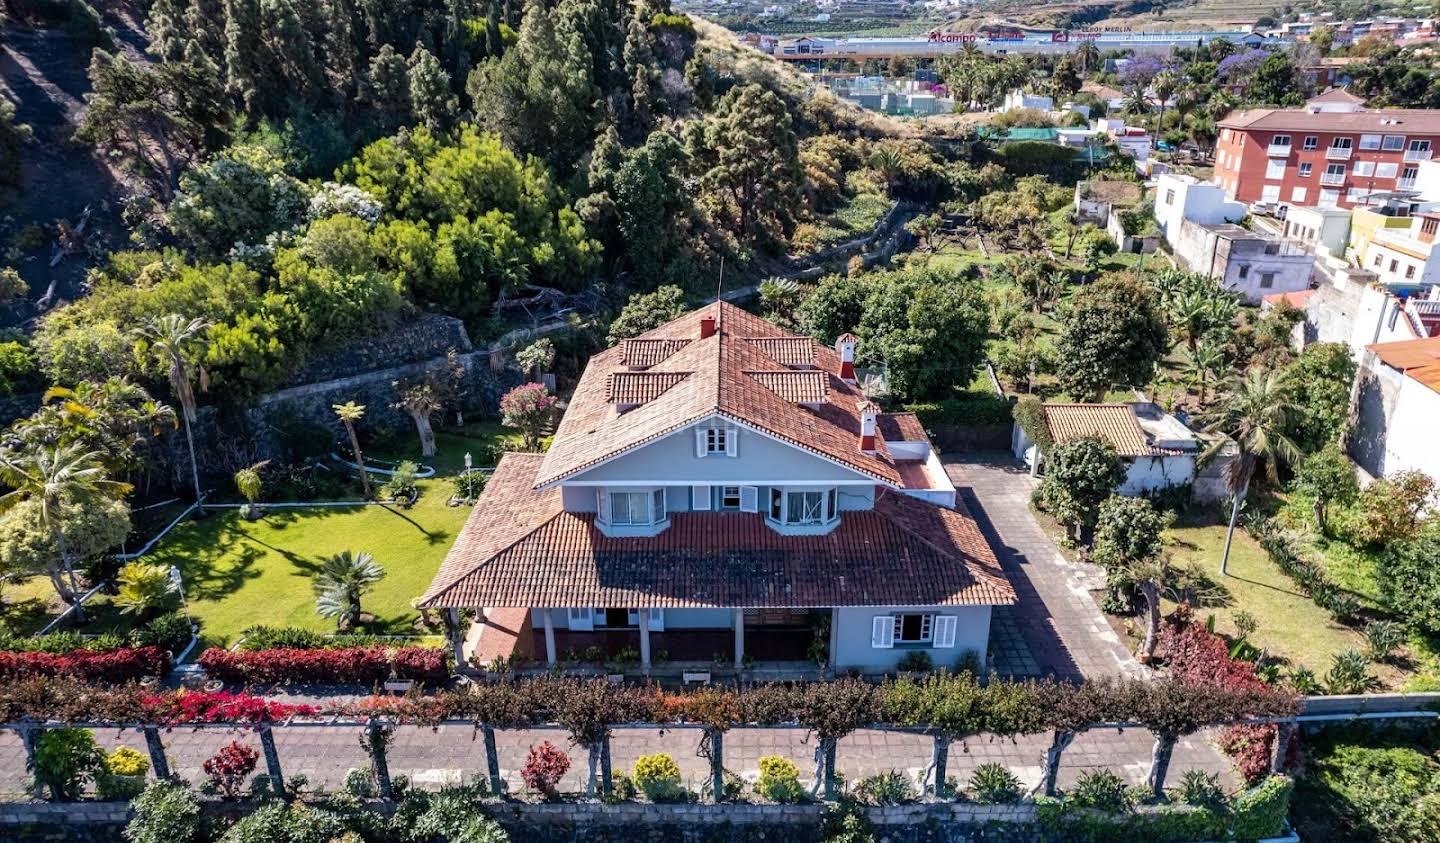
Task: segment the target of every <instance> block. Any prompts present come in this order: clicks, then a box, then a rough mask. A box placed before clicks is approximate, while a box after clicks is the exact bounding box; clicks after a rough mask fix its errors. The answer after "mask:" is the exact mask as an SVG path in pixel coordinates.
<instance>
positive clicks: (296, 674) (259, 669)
mask: <svg viewBox="0 0 1440 843" xmlns="http://www.w3.org/2000/svg"><path fill="white" fill-rule="evenodd" d="M200 667H201V668H203V669H204V670H205V672H206V673H207V674H209V675H210V676H213V677H214V678H216V679H220V680H223V681H225V682H241V683H276V682H279V683H288V682H343V683H366V684H373V683H375V682H384V681H386V680H390V679H410V680H414V681H416V682H424V683H426V684H431V685H436V684H440V683H442V682H444V681H445V680H446V679H447V678H449V676H450V664H449V657H448V655H447V654H446V652H445V651H444V650H439V649H434V648H430V647H347V648H344V649H338V650H309V649H299V648H295V647H276V648H273V649H270V650H253V651H240V652H234V653H232V652H230V651H228V650H222V649H220V648H219V647H211V648H210V649H208V650H206V651H205V652H204V653H202V654H201V656H200Z"/></svg>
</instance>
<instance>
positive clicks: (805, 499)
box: [770, 486, 840, 527]
mask: <svg viewBox="0 0 1440 843" xmlns="http://www.w3.org/2000/svg"><path fill="white" fill-rule="evenodd" d="M839 515H840V493H839V490H837V489H834V488H829V489H787V488H782V487H779V486H772V487H771V489H770V521H771V522H772V523H774V524H776V525H780V526H784V527H825V526H829V525H831V524H833V523H834V522H835V520H836V519H837V518H838V517H839Z"/></svg>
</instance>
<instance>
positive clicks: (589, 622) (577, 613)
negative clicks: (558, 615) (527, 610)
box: [541, 606, 595, 632]
mask: <svg viewBox="0 0 1440 843" xmlns="http://www.w3.org/2000/svg"><path fill="white" fill-rule="evenodd" d="M541 611H542V612H548V611H550V610H549V609H541ZM566 620H567V623H566V626H568V627H569V628H570V629H576V630H581V631H584V632H588V631H590V630H592V629H594V628H595V616H594V615H593V614H592V613H591V611H590V607H589V606H583V607H581V608H578V609H573V608H572V609H570V610H569V614H568V616H567V618H566Z"/></svg>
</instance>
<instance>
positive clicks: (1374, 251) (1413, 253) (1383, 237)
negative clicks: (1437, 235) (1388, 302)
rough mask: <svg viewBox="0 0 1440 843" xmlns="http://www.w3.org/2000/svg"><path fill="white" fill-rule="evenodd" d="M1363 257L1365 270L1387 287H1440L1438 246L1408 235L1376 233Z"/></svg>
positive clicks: (1390, 232)
mask: <svg viewBox="0 0 1440 843" xmlns="http://www.w3.org/2000/svg"><path fill="white" fill-rule="evenodd" d="M1376 235H1377V236H1376V237H1375V239H1374V240H1372V241H1371V242H1370V248H1369V249H1368V250H1367V251H1366V253H1365V265H1364V267H1363V268H1364V269H1368V270H1370V271H1371V272H1374V273H1375V274H1376V275H1378V276H1380V278H1379V280H1380V283H1382V284H1384V285H1386V286H1388V287H1397V288H1414V287H1417V286H1424V285H1429V284H1440V242H1437V243H1423V242H1421V241H1420V240H1417V239H1415V238H1414V237H1412V236H1410V235H1409V234H1408V233H1407V234H1400V233H1397V232H1394V231H1386V232H1377V233H1376Z"/></svg>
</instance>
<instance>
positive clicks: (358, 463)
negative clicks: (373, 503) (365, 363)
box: [331, 401, 370, 500]
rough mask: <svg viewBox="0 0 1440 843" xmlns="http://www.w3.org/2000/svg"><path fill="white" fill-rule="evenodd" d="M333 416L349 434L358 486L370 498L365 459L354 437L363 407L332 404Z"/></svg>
mask: <svg viewBox="0 0 1440 843" xmlns="http://www.w3.org/2000/svg"><path fill="white" fill-rule="evenodd" d="M331 407H332V408H333V409H334V410H335V415H336V416H338V417H339V418H340V423H341V424H343V425H345V432H346V433H348V434H350V450H351V451H352V452H353V453H354V454H355V467H356V468H357V469H359V471H360V485H361V486H363V487H364V489H365V497H366V499H367V500H368V499H369V497H370V475H369V473H367V472H366V471H365V457H364V455H362V454H361V453H360V437H359V436H356V435H355V422H358V421H360V420H361V419H363V418H364V417H365V405H364V404H356V403H355V402H354V401H346V402H345V403H344V404H332V405H331Z"/></svg>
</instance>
